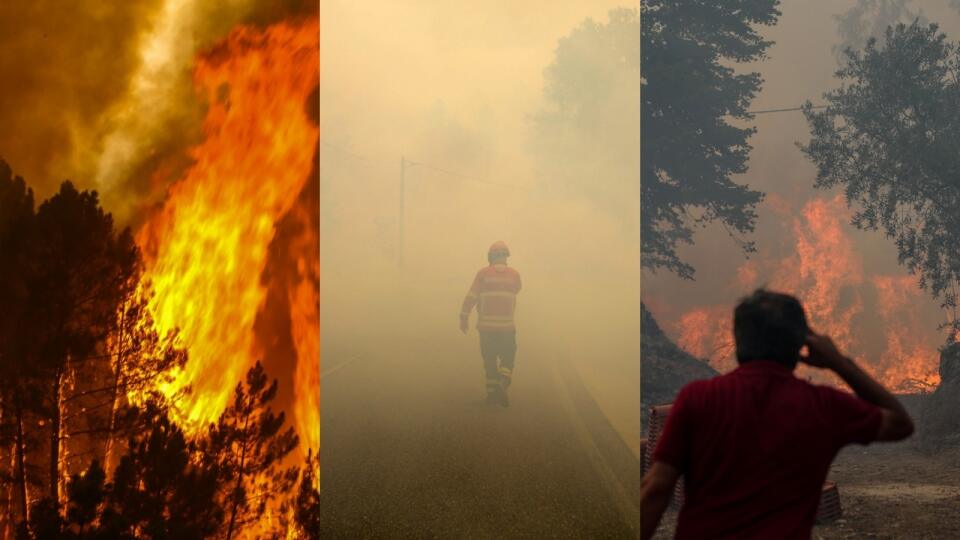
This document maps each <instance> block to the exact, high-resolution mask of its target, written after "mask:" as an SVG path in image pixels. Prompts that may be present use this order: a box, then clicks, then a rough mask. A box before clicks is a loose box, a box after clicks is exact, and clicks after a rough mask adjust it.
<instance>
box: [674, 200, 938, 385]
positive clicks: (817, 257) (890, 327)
mask: <svg viewBox="0 0 960 540" xmlns="http://www.w3.org/2000/svg"><path fill="white" fill-rule="evenodd" d="M778 201H779V203H778V204H777V205H776V206H775V207H774V210H775V211H776V212H777V213H779V214H781V215H791V214H792V212H791V209H790V207H789V205H788V203H786V202H785V201H784V200H782V199H778ZM848 219H849V212H848V210H847V208H846V206H845V204H844V201H843V198H842V197H841V196H837V197H834V198H832V199H824V198H818V199H813V200H811V201H809V202H808V203H807V204H806V205H804V207H803V208H802V209H801V211H800V213H799V216H797V217H794V218H792V219H791V220H790V221H789V225H790V227H789V229H790V230H791V232H792V234H793V245H794V248H795V249H794V252H793V253H792V254H790V255H788V256H787V257H785V258H783V259H779V260H776V259H771V260H760V261H755V260H752V261H747V262H745V263H744V264H743V265H742V266H740V267H739V268H738V270H737V273H736V283H735V284H733V286H734V287H735V288H736V289H737V290H738V291H741V292H746V291H749V290H750V289H752V288H754V287H757V286H759V285H760V284H761V282H760V276H761V275H766V276H770V282H769V287H770V288H772V289H775V290H782V291H785V292H789V293H791V294H795V295H797V296H798V297H799V298H800V299H801V301H802V302H803V303H804V305H805V307H806V310H807V316H808V318H809V321H810V325H811V327H813V329H814V330H816V331H819V332H824V333H826V334H828V335H830V336H831V337H832V338H833V340H834V341H835V342H836V343H837V345H838V346H839V347H840V348H841V349H842V350H845V351H848V352H849V353H850V354H853V355H855V356H856V357H858V358H860V359H861V360H862V361H863V364H864V367H865V368H866V369H868V370H869V371H871V372H872V373H873V374H874V375H876V376H877V377H878V378H879V379H880V380H881V381H882V382H883V383H884V384H886V385H889V386H891V387H893V388H895V389H897V390H900V391H915V390H918V389H919V390H925V389H928V388H930V387H931V386H934V385H936V384H938V383H939V375H938V365H939V362H938V361H939V357H938V354H937V351H936V348H935V347H933V346H931V345H930V344H929V342H930V341H931V331H930V329H927V328H924V327H923V325H922V324H921V323H920V318H919V316H918V313H917V311H918V310H917V305H918V304H919V303H920V302H921V300H922V299H923V292H922V291H921V290H920V288H919V287H918V285H917V284H916V282H915V280H914V278H912V277H910V276H907V275H897V276H886V275H874V276H871V277H870V278H869V279H866V278H865V277H864V270H863V260H862V256H861V255H860V254H859V253H858V252H857V250H856V249H855V247H854V244H853V241H852V240H851V238H850V237H849V236H848V235H847V234H846V233H845V232H844V228H843V223H844V222H845V221H847V220H848ZM871 289H872V290H871ZM870 292H873V293H875V296H876V306H875V307H873V308H872V310H869V311H870V313H867V310H866V309H865V305H866V300H865V298H866V297H867V296H868V293H870ZM730 312H731V309H730V306H700V307H696V308H693V309H691V310H689V311H687V312H686V313H684V314H682V315H681V316H680V317H679V319H678V321H677V322H676V324H675V325H673V327H674V329H675V332H676V335H677V336H678V337H677V343H678V345H680V346H681V347H683V348H685V349H686V350H687V351H688V352H690V353H691V354H693V355H694V356H698V357H700V358H705V359H708V360H709V361H710V363H711V365H712V366H713V367H714V368H716V369H717V370H719V371H721V372H723V371H729V370H730V369H732V368H733V367H735V366H736V361H735V359H734V349H733V343H732V342H733V336H732V325H731V321H730V316H731V313H730ZM874 312H875V313H874ZM865 314H866V315H869V316H873V317H876V318H878V319H879V321H880V323H881V326H882V328H883V334H884V343H883V350H882V351H880V353H879V354H873V355H868V354H867V351H868V350H869V349H870V348H871V345H873V344H871V343H869V342H868V339H867V337H866V336H865V335H864V334H863V333H862V332H859V331H858V329H859V325H860V324H861V322H860V321H859V320H858V318H860V317H862V316H864V315H865ZM799 374H800V375H801V376H804V377H807V376H809V377H811V378H814V379H819V380H820V382H826V383H832V384H836V383H838V382H839V381H837V380H836V379H835V378H833V377H830V376H826V375H825V374H822V373H819V372H814V371H810V370H801V371H800V372H799Z"/></svg>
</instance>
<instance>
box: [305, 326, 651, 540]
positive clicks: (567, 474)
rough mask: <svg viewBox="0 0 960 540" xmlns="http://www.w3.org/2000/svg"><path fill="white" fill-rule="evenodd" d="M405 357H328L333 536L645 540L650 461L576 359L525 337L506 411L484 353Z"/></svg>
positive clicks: (423, 351) (327, 467)
mask: <svg viewBox="0 0 960 540" xmlns="http://www.w3.org/2000/svg"><path fill="white" fill-rule="evenodd" d="M466 339H470V340H471V341H475V340H476V335H475V333H473V332H471V336H469V338H466ZM398 349H399V350H403V351H404V352H402V353H400V352H397V353H394V354H384V353H380V354H361V355H359V356H357V355H354V354H351V352H350V351H346V350H344V351H342V353H340V352H333V353H328V352H327V351H325V353H324V357H323V358H322V362H323V366H324V369H328V370H330V371H329V372H328V373H329V374H328V375H327V376H325V377H324V378H323V379H322V381H321V399H322V402H321V414H322V419H321V452H320V457H321V461H320V463H321V473H320V482H321V490H320V491H321V494H320V496H321V508H322V509H323V512H322V520H321V522H322V527H321V536H320V537H321V538H351V539H354V538H471V539H483V538H538V539H540V538H591V539H603V538H612V539H616V538H636V537H638V531H639V484H640V468H639V463H638V462H637V459H636V457H635V455H634V453H633V452H632V451H631V450H630V448H629V445H627V444H625V442H624V440H623V437H621V436H620V435H618V433H617V431H616V430H614V429H613V428H612V427H611V425H610V423H609V422H608V421H607V420H606V417H605V416H604V414H603V413H602V412H601V410H600V408H599V407H598V406H597V405H596V402H595V401H594V400H593V399H592V397H591V396H590V394H589V393H588V392H587V391H586V389H585V386H584V385H583V384H582V382H581V381H580V379H579V377H578V376H577V374H576V370H574V369H572V368H571V367H570V365H569V364H568V363H567V362H565V361H564V360H563V359H559V358H548V357H546V355H543V356H538V355H537V354H536V352H535V351H529V350H526V349H525V348H524V343H523V341H522V336H521V339H520V350H519V354H518V359H517V366H516V370H515V377H514V384H513V386H512V388H511V389H510V397H511V406H510V407H509V408H506V409H502V408H499V407H489V406H486V405H484V404H483V382H484V381H483V375H482V372H481V361H480V358H479V354H478V353H476V352H475V353H474V354H473V355H472V356H469V357H467V358H460V357H451V356H450V354H449V353H444V352H442V351H441V350H438V349H437V348H436V347H431V344H429V343H419V344H417V343H414V344H404V345H398ZM444 349H448V348H445V347H444ZM448 350H449V349H448ZM453 350H458V351H459V350H462V348H453ZM454 356H462V354H459V353H458V354H456V355H454ZM341 364H343V367H342V368H338V366H340V365H341ZM637 388H639V382H638V384H637Z"/></svg>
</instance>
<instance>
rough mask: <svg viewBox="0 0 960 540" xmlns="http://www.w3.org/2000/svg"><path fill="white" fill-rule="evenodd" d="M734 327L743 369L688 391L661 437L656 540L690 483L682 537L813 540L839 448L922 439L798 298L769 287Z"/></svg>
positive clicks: (649, 531)
mask: <svg viewBox="0 0 960 540" xmlns="http://www.w3.org/2000/svg"><path fill="white" fill-rule="evenodd" d="M733 319H734V322H733V326H734V338H735V340H736V351H737V362H738V364H739V366H738V367H737V369H735V370H733V371H732V372H730V373H728V374H726V375H721V376H718V377H714V378H712V379H709V380H704V381H696V382H693V383H690V384H688V385H687V386H685V387H684V388H683V389H682V390H680V393H679V394H678V395H677V398H676V400H674V403H673V406H672V407H671V410H670V415H669V417H668V418H667V423H666V425H665V426H664V429H663V432H662V433H661V434H660V437H659V440H658V443H657V447H656V449H655V451H654V454H653V464H652V466H651V468H650V471H649V472H648V473H647V475H646V476H645V477H644V479H643V483H642V486H641V491H640V498H641V520H642V521H641V529H642V538H643V539H644V540H646V539H648V538H650V537H652V536H653V533H654V531H655V530H656V528H657V525H658V524H659V521H660V518H661V516H662V515H663V512H664V510H665V509H666V508H667V506H668V504H669V501H670V495H671V493H672V492H673V489H674V486H675V484H676V482H677V480H678V478H679V477H680V476H681V475H682V476H683V478H684V490H685V491H684V501H683V507H682V508H681V509H680V515H679V518H678V523H677V531H676V538H680V539H683V538H698V539H699V538H710V539H714V538H763V539H767V538H777V539H800V538H803V539H809V538H810V535H811V532H812V529H813V524H814V519H815V518H816V512H817V506H818V504H819V501H820V492H821V490H822V487H823V483H824V480H826V477H827V472H828V469H829V468H830V463H831V462H832V461H833V458H834V456H836V454H837V452H838V451H839V450H840V449H841V448H842V447H843V446H845V445H847V444H851V443H857V444H869V443H871V442H873V441H898V440H901V439H905V438H907V437H909V436H910V434H911V433H913V422H912V421H911V419H910V416H909V415H908V414H907V412H906V410H905V409H904V408H903V405H901V404H900V402H899V401H898V400H897V399H896V398H895V397H894V396H893V395H892V394H891V393H890V392H888V391H887V390H886V389H885V388H884V387H883V386H882V385H880V384H879V383H878V382H877V381H875V380H874V379H872V378H871V377H870V376H869V375H868V374H867V373H866V372H864V371H863V370H862V369H860V368H859V367H858V366H857V365H856V363H854V361H853V360H851V359H850V358H848V357H846V356H844V355H843V354H842V353H841V352H840V351H839V350H837V348H836V346H835V345H834V343H833V341H832V340H831V339H830V338H829V337H827V336H823V335H819V334H816V333H814V332H813V331H811V330H809V329H808V327H807V321H806V315H805V314H804V310H803V307H802V306H801V305H800V302H799V301H798V300H797V299H796V298H793V297H792V296H788V295H785V294H779V293H774V292H768V291H764V290H758V291H756V292H754V293H753V294H752V295H751V296H749V297H747V298H745V299H744V300H743V301H741V303H740V305H738V306H737V308H736V310H735V311H734V316H733ZM804 345H806V349H807V351H806V354H805V355H802V354H801V349H802V348H803V347H804ZM798 362H804V363H806V364H809V365H811V366H813V367H817V368H823V369H829V370H831V371H833V372H834V373H836V374H837V375H838V376H839V377H840V378H841V379H843V381H844V382H846V383H847V384H848V385H849V386H850V388H852V389H853V391H854V392H855V393H856V396H854V395H851V394H848V393H846V392H841V391H839V390H835V389H833V388H829V387H826V386H817V385H813V384H810V383H808V382H806V381H804V380H802V379H799V378H797V377H796V376H794V374H793V370H794V368H795V367H796V365H797V363H798Z"/></svg>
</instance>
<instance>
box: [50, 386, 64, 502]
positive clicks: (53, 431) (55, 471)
mask: <svg viewBox="0 0 960 540" xmlns="http://www.w3.org/2000/svg"><path fill="white" fill-rule="evenodd" d="M62 378H63V372H62V370H60V369H58V370H57V371H56V373H55V374H54V377H53V399H52V401H53V414H52V415H51V418H50V486H49V489H50V492H49V493H48V496H49V497H50V500H51V501H53V504H54V507H55V508H57V509H58V510H59V508H60V405H61V404H60V379H62Z"/></svg>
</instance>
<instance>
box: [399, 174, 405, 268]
mask: <svg viewBox="0 0 960 540" xmlns="http://www.w3.org/2000/svg"><path fill="white" fill-rule="evenodd" d="M406 183H407V158H406V157H405V156H400V213H399V222H398V225H397V264H398V265H399V266H400V267H401V268H403V243H404V237H403V221H404V216H403V214H404V209H403V206H404V197H405V194H406Z"/></svg>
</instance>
